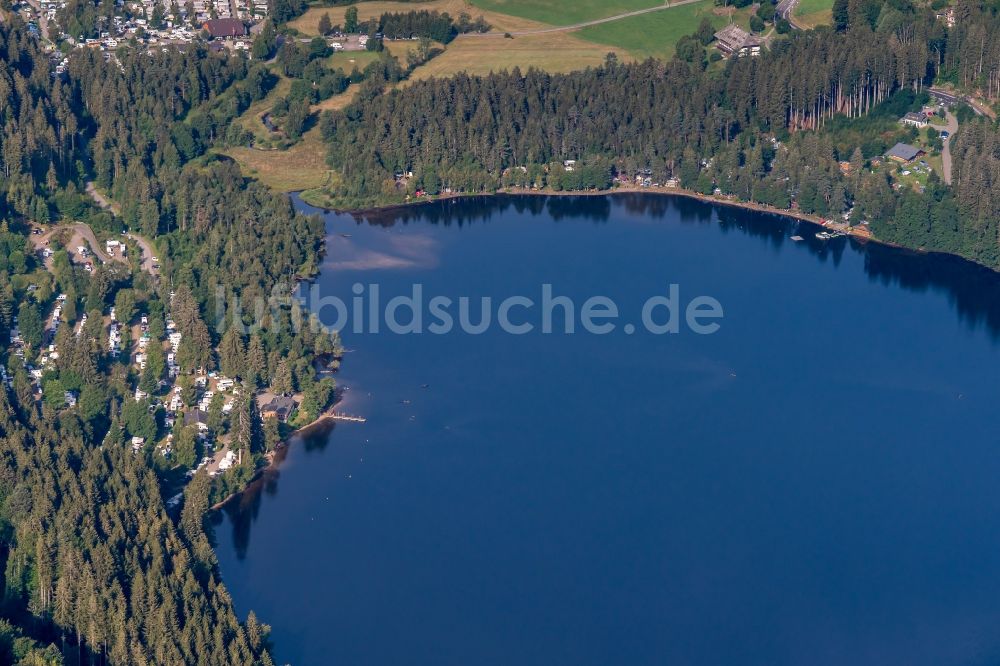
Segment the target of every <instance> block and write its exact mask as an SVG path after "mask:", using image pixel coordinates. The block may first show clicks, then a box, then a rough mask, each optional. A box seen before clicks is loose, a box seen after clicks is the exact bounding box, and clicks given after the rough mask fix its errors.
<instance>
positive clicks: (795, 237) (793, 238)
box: [792, 236, 802, 243]
mask: <svg viewBox="0 0 1000 666" xmlns="http://www.w3.org/2000/svg"><path fill="white" fill-rule="evenodd" d="M792 240H793V241H795V242H796V243H798V242H799V241H800V240H802V236H792Z"/></svg>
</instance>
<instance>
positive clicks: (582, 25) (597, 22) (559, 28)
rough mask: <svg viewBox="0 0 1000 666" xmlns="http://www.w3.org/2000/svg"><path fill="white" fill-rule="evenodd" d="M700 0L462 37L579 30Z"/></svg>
mask: <svg viewBox="0 0 1000 666" xmlns="http://www.w3.org/2000/svg"><path fill="white" fill-rule="evenodd" d="M701 1H702V0H677V2H671V3H664V4H662V5H657V6H656V7H648V8H646V9H637V10H636V11H634V12H625V13H624V14H615V15H614V16H606V17H604V18H602V19H595V20H593V21H584V22H583V23H574V24H573V25H560V26H556V27H552V28H539V29H537V30H520V31H517V32H509V33H504V32H470V33H466V34H465V35H463V37H504V36H506V35H508V34H509V35H511V36H512V37H526V36H528V35H545V34H548V33H551V32H572V31H573V30H579V29H580V28H587V27H589V26H592V25H601V24H602V23H611V22H613V21H620V20H621V19H624V18H630V17H632V16H642V15H643V14H650V13H652V12H659V11H663V10H664V9H671V8H673V7H680V6H681V5H690V4H693V3H695V2H701Z"/></svg>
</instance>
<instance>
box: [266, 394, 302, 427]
mask: <svg viewBox="0 0 1000 666" xmlns="http://www.w3.org/2000/svg"><path fill="white" fill-rule="evenodd" d="M296 407H298V403H297V402H295V399H294V398H291V397H289V396H287V395H279V396H275V397H274V398H272V400H271V402H269V403H267V404H266V405H264V406H263V407H261V408H260V416H261V418H264V419H270V418H275V419H278V420H279V421H281V422H285V421H287V420H288V417H289V416H291V415H292V412H293V411H295V408H296Z"/></svg>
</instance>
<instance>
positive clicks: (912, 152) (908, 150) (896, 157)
mask: <svg viewBox="0 0 1000 666" xmlns="http://www.w3.org/2000/svg"><path fill="white" fill-rule="evenodd" d="M923 154H924V151H923V150H921V149H920V148H917V147H916V146H911V145H910V144H908V143H897V144H896V145H895V146H893V147H892V148H890V149H889V152H887V153H886V154H885V156H886V157H888V158H889V159H890V160H893V161H895V162H899V163H901V164H909V163H910V162H912V161H913V160H915V159H917V158H918V157H920V156H921V155H923Z"/></svg>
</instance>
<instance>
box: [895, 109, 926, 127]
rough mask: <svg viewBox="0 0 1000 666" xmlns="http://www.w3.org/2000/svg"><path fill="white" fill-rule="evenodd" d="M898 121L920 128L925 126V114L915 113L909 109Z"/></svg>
mask: <svg viewBox="0 0 1000 666" xmlns="http://www.w3.org/2000/svg"><path fill="white" fill-rule="evenodd" d="M899 122H901V123H903V124H904V125H912V126H913V127H917V128H922V127H927V116H925V115H924V114H922V113H916V112H914V111H910V112H909V113H907V114H906V115H905V116H903V117H902V118H900V119H899Z"/></svg>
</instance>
